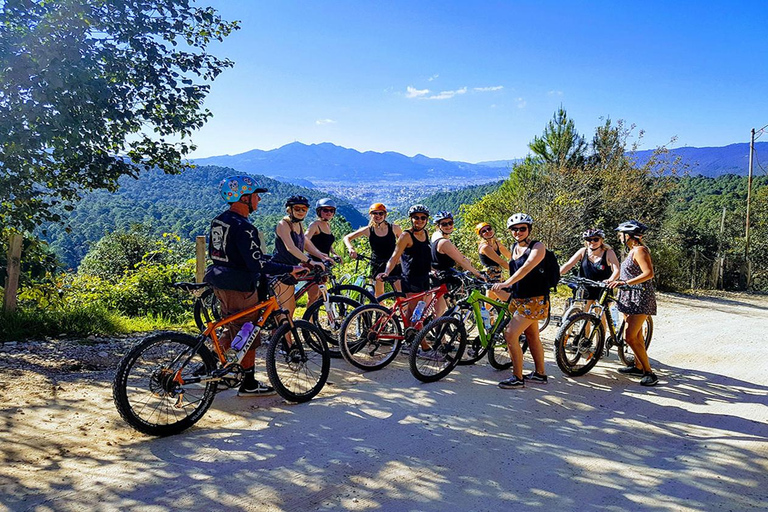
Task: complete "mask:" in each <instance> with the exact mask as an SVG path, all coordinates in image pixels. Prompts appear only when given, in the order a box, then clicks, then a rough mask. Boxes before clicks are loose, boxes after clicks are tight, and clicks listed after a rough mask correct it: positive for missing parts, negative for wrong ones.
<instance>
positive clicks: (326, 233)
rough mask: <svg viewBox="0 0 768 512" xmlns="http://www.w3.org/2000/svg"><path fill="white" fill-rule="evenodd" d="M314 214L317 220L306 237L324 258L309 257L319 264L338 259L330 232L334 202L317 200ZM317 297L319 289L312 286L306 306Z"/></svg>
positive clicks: (308, 229) (311, 255)
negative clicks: (334, 258)
mask: <svg viewBox="0 0 768 512" xmlns="http://www.w3.org/2000/svg"><path fill="white" fill-rule="evenodd" d="M315 214H317V220H316V221H314V222H313V223H312V224H310V225H309V227H308V228H307V234H306V237H307V238H308V239H309V241H310V242H312V245H314V246H315V248H316V249H317V250H318V251H320V253H322V254H323V255H324V256H325V257H324V258H319V257H317V256H315V255H313V254H310V256H309V257H310V258H312V261H319V262H322V261H323V260H326V261H327V260H331V259H332V258H333V257H336V258H338V257H339V255H338V254H336V252H335V251H334V250H333V242H335V241H336V237H335V236H334V235H333V232H332V231H331V220H332V219H333V217H334V215H336V201H334V200H333V199H331V198H329V197H324V198H323V199H318V201H317V202H316V203H315ZM319 296H320V289H319V288H318V287H317V286H312V287H311V288H310V289H309V290H307V305H309V304H312V303H313V302H315V301H316V300H317V299H318V297H319Z"/></svg>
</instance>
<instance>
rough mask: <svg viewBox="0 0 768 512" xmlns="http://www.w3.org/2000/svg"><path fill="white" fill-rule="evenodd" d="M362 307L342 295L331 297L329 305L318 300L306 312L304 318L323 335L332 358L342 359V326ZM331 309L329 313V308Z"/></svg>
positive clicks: (329, 297)
mask: <svg viewBox="0 0 768 512" xmlns="http://www.w3.org/2000/svg"><path fill="white" fill-rule="evenodd" d="M359 305H360V303H359V302H356V301H354V300H352V299H350V298H347V297H343V296H341V295H329V296H328V305H327V306H326V304H325V302H323V301H322V300H321V299H318V300H316V301H315V302H314V303H312V305H310V306H309V307H308V308H307V310H306V311H305V312H304V316H303V317H302V318H303V319H304V320H306V321H307V322H309V323H311V324H314V325H315V326H316V327H318V328H319V329H320V331H321V332H322V333H323V339H324V340H325V344H326V345H327V346H328V353H329V355H330V356H331V357H336V358H339V357H341V351H340V350H339V333H340V332H341V324H343V323H344V319H345V318H346V317H347V315H348V314H349V313H351V312H352V310H353V309H355V308H356V307H358V306H359ZM329 307H330V308H331V310H330V311H329V310H328V308H329Z"/></svg>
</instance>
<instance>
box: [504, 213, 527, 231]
mask: <svg viewBox="0 0 768 512" xmlns="http://www.w3.org/2000/svg"><path fill="white" fill-rule="evenodd" d="M516 224H528V225H529V226H533V217H531V216H530V215H528V214H527V213H513V214H512V215H510V217H509V218H508V219H507V229H509V228H511V227H512V226H514V225H516Z"/></svg>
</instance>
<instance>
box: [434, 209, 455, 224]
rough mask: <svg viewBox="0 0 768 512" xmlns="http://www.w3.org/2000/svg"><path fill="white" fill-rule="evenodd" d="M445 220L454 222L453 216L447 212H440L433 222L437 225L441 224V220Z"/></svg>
mask: <svg viewBox="0 0 768 512" xmlns="http://www.w3.org/2000/svg"><path fill="white" fill-rule="evenodd" d="M445 219H451V220H453V214H452V213H451V212H449V211H447V210H440V211H439V212H437V213H436V214H435V220H434V221H433V222H434V223H435V224H439V223H440V221H441V220H445Z"/></svg>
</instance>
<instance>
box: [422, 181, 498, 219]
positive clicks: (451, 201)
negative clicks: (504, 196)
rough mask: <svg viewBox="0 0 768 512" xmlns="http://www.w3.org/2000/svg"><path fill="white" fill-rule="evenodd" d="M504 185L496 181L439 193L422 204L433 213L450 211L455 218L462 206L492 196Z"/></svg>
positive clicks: (427, 198)
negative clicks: (488, 195)
mask: <svg viewBox="0 0 768 512" xmlns="http://www.w3.org/2000/svg"><path fill="white" fill-rule="evenodd" d="M502 183H504V182H503V181H496V182H493V183H486V184H485V185H472V186H469V187H464V188H460V189H457V190H451V191H448V192H438V193H436V194H432V195H430V196H427V197H426V198H425V199H424V200H423V201H422V203H423V204H425V205H426V206H427V207H428V208H429V211H431V212H433V213H434V212H437V211H439V210H448V211H450V212H452V213H453V215H454V216H458V215H459V214H460V211H461V205H464V204H472V203H476V202H477V201H479V200H480V199H481V198H482V197H483V196H484V195H486V194H490V193H491V192H493V191H494V190H496V189H497V188H499V187H500V186H501V184H502Z"/></svg>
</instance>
